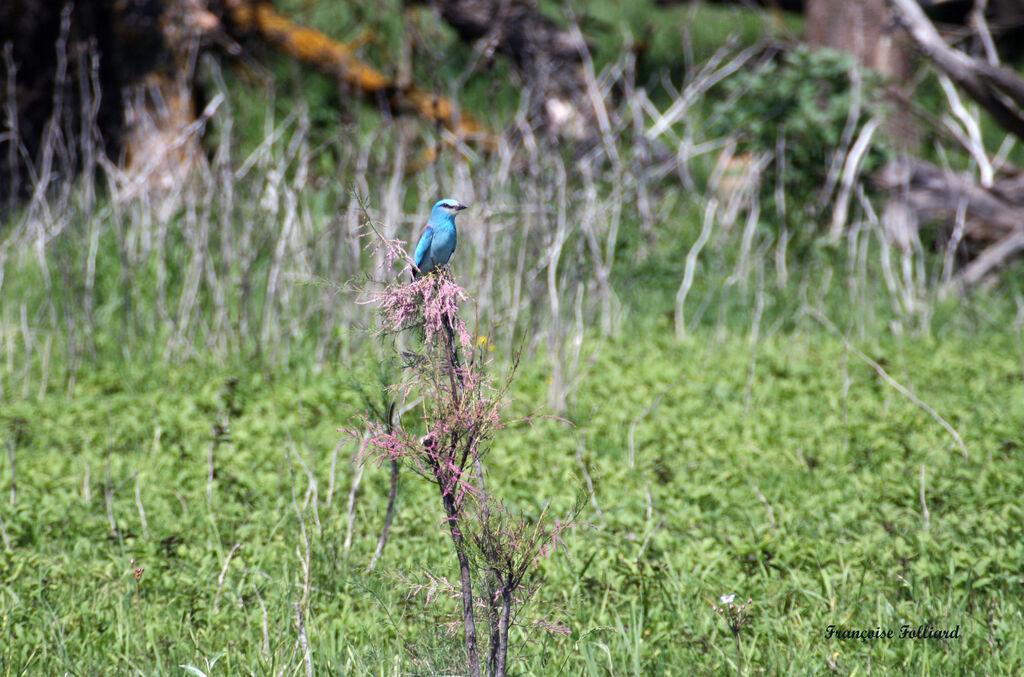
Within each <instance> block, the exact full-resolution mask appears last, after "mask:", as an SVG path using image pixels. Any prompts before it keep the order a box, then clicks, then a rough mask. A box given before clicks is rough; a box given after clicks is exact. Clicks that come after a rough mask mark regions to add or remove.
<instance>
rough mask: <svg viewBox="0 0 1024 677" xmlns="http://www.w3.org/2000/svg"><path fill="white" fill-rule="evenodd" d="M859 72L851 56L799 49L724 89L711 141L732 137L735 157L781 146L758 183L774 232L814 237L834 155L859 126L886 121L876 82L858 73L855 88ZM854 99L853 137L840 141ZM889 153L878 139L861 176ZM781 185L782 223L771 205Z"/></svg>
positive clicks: (870, 75)
mask: <svg viewBox="0 0 1024 677" xmlns="http://www.w3.org/2000/svg"><path fill="white" fill-rule="evenodd" d="M856 68H858V66H857V62H856V60H855V59H854V58H853V57H852V56H850V55H849V54H846V53H844V52H839V51H836V50H830V49H820V50H816V51H812V50H810V49H808V48H807V47H804V46H801V47H798V48H796V49H794V50H792V51H789V52H786V53H785V54H782V55H780V56H779V57H777V58H775V59H772V60H770V61H768V62H767V63H765V64H764V65H762V66H761V67H759V68H757V69H756V70H754V71H752V72H747V73H744V74H742V75H740V76H738V77H734V78H732V79H730V80H729V81H727V82H726V83H724V89H725V92H726V93H727V96H726V97H725V99H724V100H722V101H720V102H719V103H718V104H717V105H716V106H715V107H714V109H713V114H712V118H711V119H712V123H711V126H710V131H711V133H712V134H714V135H716V136H725V135H736V136H737V137H738V144H737V152H739V153H751V154H760V153H772V154H775V153H776V151H777V149H779V148H780V145H781V144H782V143H784V144H785V165H784V166H782V167H780V166H779V165H778V164H777V162H778V160H777V158H776V159H774V160H773V162H772V164H771V165H769V167H768V168H767V169H766V170H765V172H764V175H763V179H762V182H761V203H762V205H763V207H765V208H763V209H762V215H763V218H764V219H765V220H766V221H767V222H768V223H770V224H771V225H773V226H775V227H779V226H787V227H790V229H791V230H793V231H794V232H795V233H798V232H799V231H803V232H805V233H813V232H814V231H815V230H816V228H815V224H817V223H820V222H821V221H822V219H823V217H825V216H826V215H827V213H828V209H829V204H830V202H831V201H830V200H829V196H828V195H826V194H823V190H822V189H823V187H824V186H825V184H826V182H827V177H828V173H829V168H830V166H831V164H832V162H833V158H834V156H835V153H837V152H843V153H845V152H847V150H848V148H849V145H850V144H851V143H852V142H853V140H854V139H855V138H856V134H857V133H859V131H860V129H861V128H862V127H863V125H864V123H866V122H867V120H868V119H870V118H871V117H872V116H875V115H881V114H883V113H884V109H883V106H884V104H883V103H882V101H881V99H880V96H879V95H880V90H881V85H882V79H881V77H880V76H879V75H878V74H876V73H874V72H873V71H870V70H862V71H861V78H860V86H859V88H858V86H857V85H856V77H855V75H854V73H855V69H856ZM858 89H859V92H858ZM858 97H859V98H860V104H859V106H860V109H859V113H858V114H857V117H856V120H855V126H854V127H853V128H852V136H850V132H849V131H846V134H847V135H848V138H847V139H844V138H843V137H844V131H845V130H847V127H848V125H849V124H850V122H851V121H850V116H851V111H854V109H855V108H856V106H857V105H858V104H857V98H858ZM844 141H845V142H846V143H844ZM888 153H889V149H888V148H887V146H886V143H885V140H884V139H883V135H882V134H880V133H877V132H876V134H875V136H874V138H873V139H872V142H871V147H870V148H869V150H868V152H867V154H866V155H865V157H864V161H863V165H862V174H861V175H862V176H864V175H866V174H869V173H870V172H871V171H873V170H875V169H877V168H879V167H880V166H881V165H882V164H884V162H885V161H886V159H887V156H888ZM780 170H781V171H780ZM778 181H782V182H783V185H782V189H783V190H784V191H785V199H786V209H785V216H784V220H783V219H780V212H782V210H780V209H779V205H778V204H777V200H776V191H777V189H778V185H777V184H778ZM794 226H799V227H796V228H795V227H794Z"/></svg>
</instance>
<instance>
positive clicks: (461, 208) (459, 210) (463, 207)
mask: <svg viewBox="0 0 1024 677" xmlns="http://www.w3.org/2000/svg"><path fill="white" fill-rule="evenodd" d="M463 209H469V207H467V206H466V205H464V204H459V206H458V207H456V208H455V211H457V212H461V211H462V210H463Z"/></svg>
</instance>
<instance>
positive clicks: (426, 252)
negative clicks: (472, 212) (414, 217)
mask: <svg viewBox="0 0 1024 677" xmlns="http://www.w3.org/2000/svg"><path fill="white" fill-rule="evenodd" d="M465 208H466V205H464V204H462V203H460V202H459V201H458V200H453V199H451V198H450V197H449V198H445V199H443V200H440V201H438V203H437V204H435V205H434V208H433V209H431V210H430V221H428V222H427V229H426V230H424V231H423V235H421V236H420V241H419V243H418V244H417V245H416V256H415V261H416V268H417V269H418V272H417V271H413V274H412V279H414V280H415V279H416V278H418V277H419V276H420V275H426V274H427V273H430V272H433V271H434V270H436V269H437V268H439V267H441V266H443V265H444V264H446V263H448V259H450V258H451V256H452V252H453V251H455V241H456V239H457V235H456V232H455V215H456V214H458V213H459V212H461V211H462V210H463V209H465Z"/></svg>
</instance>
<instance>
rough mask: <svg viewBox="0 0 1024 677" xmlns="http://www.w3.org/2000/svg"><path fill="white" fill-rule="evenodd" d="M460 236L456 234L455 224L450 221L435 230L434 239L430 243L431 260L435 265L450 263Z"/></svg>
mask: <svg viewBox="0 0 1024 677" xmlns="http://www.w3.org/2000/svg"><path fill="white" fill-rule="evenodd" d="M457 239H458V235H457V234H456V232H455V224H454V223H452V222H451V221H450V220H449V221H448V222H447V223H444V224H442V225H440V226H438V227H437V228H435V229H434V238H433V240H432V241H431V243H430V253H431V258H433V259H434V265H436V266H443V265H444V264H446V263H448V259H450V258H451V257H452V252H454V251H455V244H456V240H457Z"/></svg>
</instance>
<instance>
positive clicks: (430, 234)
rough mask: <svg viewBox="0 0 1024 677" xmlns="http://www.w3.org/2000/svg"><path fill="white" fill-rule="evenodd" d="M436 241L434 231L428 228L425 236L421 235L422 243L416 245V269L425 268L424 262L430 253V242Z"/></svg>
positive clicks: (424, 233) (424, 232)
mask: <svg viewBox="0 0 1024 677" xmlns="http://www.w3.org/2000/svg"><path fill="white" fill-rule="evenodd" d="M433 239H434V229H433V228H431V227H430V226H427V229H426V230H425V231H423V235H420V241H419V243H418V244H417V245H416V256H415V260H416V267H417V268H423V260H424V259H425V258H426V257H427V252H428V251H430V242H431V241H432V240H433Z"/></svg>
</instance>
